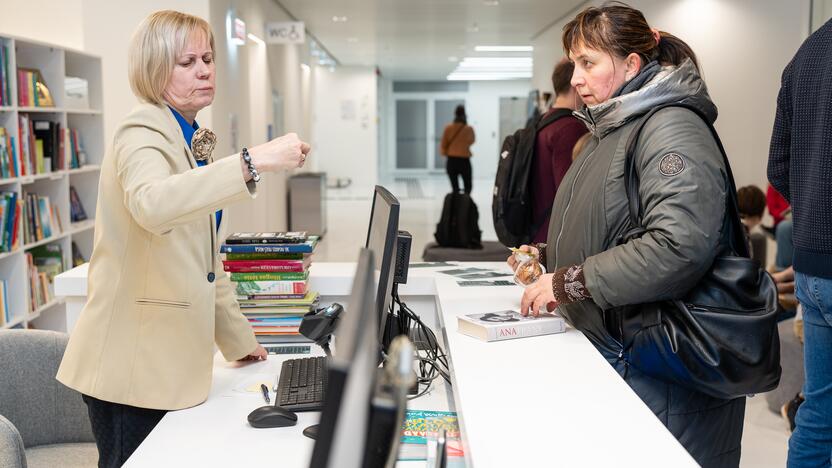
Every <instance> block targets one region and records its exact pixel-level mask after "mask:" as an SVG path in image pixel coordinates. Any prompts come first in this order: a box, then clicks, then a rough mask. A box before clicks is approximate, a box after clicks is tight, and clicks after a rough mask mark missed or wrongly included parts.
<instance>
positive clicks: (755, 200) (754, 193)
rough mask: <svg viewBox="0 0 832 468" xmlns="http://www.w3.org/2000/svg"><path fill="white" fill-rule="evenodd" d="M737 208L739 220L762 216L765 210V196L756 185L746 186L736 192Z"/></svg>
mask: <svg viewBox="0 0 832 468" xmlns="http://www.w3.org/2000/svg"><path fill="white" fill-rule="evenodd" d="M737 208H738V209H739V212H740V218H747V217H754V216H763V212H764V211H765V209H766V195H765V194H764V193H763V191H762V190H760V188H759V187H757V186H756V185H747V186H745V187H742V188H740V189H739V190H737Z"/></svg>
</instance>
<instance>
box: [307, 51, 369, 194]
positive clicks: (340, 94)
mask: <svg viewBox="0 0 832 468" xmlns="http://www.w3.org/2000/svg"><path fill="white" fill-rule="evenodd" d="M376 80H377V76H376V72H375V69H374V68H370V67H338V68H336V69H335V70H334V71H329V70H328V69H325V68H320V67H317V66H315V67H313V68H312V83H313V84H312V86H313V87H314V98H313V99H312V100H313V117H312V136H313V137H312V155H311V156H310V158H314V159H315V167H316V168H317V170H319V171H321V172H326V173H327V177H328V178H332V177H349V178H350V179H352V183H353V186H356V187H372V186H373V185H374V184H376V183H377V182H378V113H377V104H376V96H377V84H376ZM345 109H352V110H354V113H352V115H346V116H345V115H343V113H342V111H343V110H345ZM347 114H351V113H350V112H347ZM345 117H347V118H345Z"/></svg>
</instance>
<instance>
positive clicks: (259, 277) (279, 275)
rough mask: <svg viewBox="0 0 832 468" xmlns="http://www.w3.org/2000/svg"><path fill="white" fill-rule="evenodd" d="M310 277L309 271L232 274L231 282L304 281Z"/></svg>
mask: <svg viewBox="0 0 832 468" xmlns="http://www.w3.org/2000/svg"><path fill="white" fill-rule="evenodd" d="M308 277H309V271H308V270H307V271H304V272H302V273H301V272H295V271H280V272H267V273H257V272H251V273H231V281H291V280H297V281H304V280H306V279H307V278H308Z"/></svg>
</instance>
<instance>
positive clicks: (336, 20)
mask: <svg viewBox="0 0 832 468" xmlns="http://www.w3.org/2000/svg"><path fill="white" fill-rule="evenodd" d="M332 22H333V23H346V22H347V17H346V16H333V17H332Z"/></svg>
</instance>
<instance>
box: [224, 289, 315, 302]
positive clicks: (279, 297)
mask: <svg viewBox="0 0 832 468" xmlns="http://www.w3.org/2000/svg"><path fill="white" fill-rule="evenodd" d="M310 297H312V299H311V300H310V299H309V298H310ZM316 298H317V293H315V292H312V291H307V292H306V293H305V294H260V295H257V296H255V295H252V294H248V295H241V296H237V300H238V301H240V303H242V302H243V301H253V300H255V299H257V300H260V301H284V302H287V303H288V302H291V303H293V304H295V303H298V304H303V303H306V301H309V303H311V302H312V301H313V300H314V299H316Z"/></svg>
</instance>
